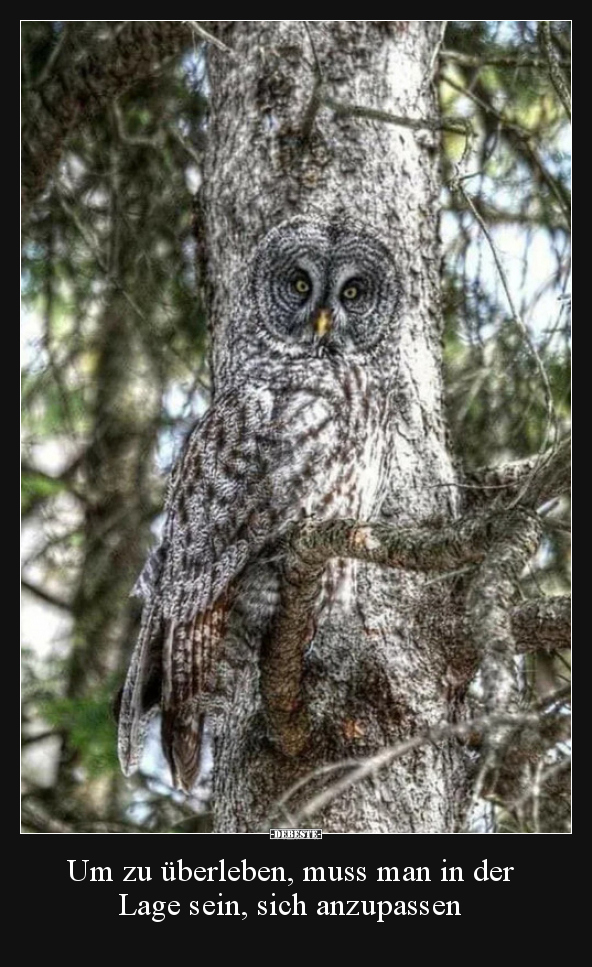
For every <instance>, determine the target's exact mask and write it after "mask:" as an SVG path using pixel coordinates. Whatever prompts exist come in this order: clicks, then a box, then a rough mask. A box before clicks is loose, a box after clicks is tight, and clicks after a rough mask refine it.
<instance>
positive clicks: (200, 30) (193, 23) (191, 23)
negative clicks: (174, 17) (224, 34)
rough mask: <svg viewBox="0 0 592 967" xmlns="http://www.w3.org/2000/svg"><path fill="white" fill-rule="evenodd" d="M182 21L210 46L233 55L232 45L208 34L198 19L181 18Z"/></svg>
mask: <svg viewBox="0 0 592 967" xmlns="http://www.w3.org/2000/svg"><path fill="white" fill-rule="evenodd" d="M182 23H186V24H187V26H188V27H191V29H192V30H193V31H194V32H195V33H196V34H197V35H198V37H201V39H202V40H205V41H206V43H208V44H212V46H214V47H217V48H218V50H223V51H224V53H225V54H232V56H233V57H234V56H235V55H234V51H233V49H232V47H228V45H227V44H224V43H222V41H221V40H218V38H217V37H214V35H213V34H210V33H209V32H208V31H207V30H205V29H204V27H202V25H201V24H200V23H199V21H198V20H183V21H182Z"/></svg>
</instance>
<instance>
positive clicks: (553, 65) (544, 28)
mask: <svg viewBox="0 0 592 967" xmlns="http://www.w3.org/2000/svg"><path fill="white" fill-rule="evenodd" d="M538 39H539V44H540V45H541V48H542V50H543V52H544V54H545V57H546V61H547V66H548V68H549V76H550V78H551V83H552V85H553V87H554V88H555V90H556V91H557V95H558V97H559V100H560V101H561V103H562V104H563V107H564V108H565V113H566V114H567V116H568V118H569V120H570V121H571V92H570V90H569V86H568V84H567V81H566V79H565V77H564V76H563V71H562V70H561V67H560V66H559V59H558V57H557V55H556V53H555V50H554V49H553V38H552V36H551V23H550V21H549V20H539V26H538Z"/></svg>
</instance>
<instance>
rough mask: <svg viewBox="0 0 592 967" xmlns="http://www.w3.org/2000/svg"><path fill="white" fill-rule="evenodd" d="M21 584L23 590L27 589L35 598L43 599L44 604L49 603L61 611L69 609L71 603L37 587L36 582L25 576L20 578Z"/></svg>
mask: <svg viewBox="0 0 592 967" xmlns="http://www.w3.org/2000/svg"><path fill="white" fill-rule="evenodd" d="M21 584H22V586H23V588H24V590H25V591H29V592H30V593H31V594H34V595H35V597H36V598H40V599H41V601H45V603H46V604H51V605H52V606H53V607H54V608H60V609H61V610H62V611H71V609H72V605H71V604H70V603H69V602H68V601H66V600H64V598H59V597H57V596H56V595H55V594H51V593H50V592H49V591H46V590H45V588H41V587H39V586H38V585H37V584H33V583H32V582H31V581H27V579H26V578H23V579H22V580H21Z"/></svg>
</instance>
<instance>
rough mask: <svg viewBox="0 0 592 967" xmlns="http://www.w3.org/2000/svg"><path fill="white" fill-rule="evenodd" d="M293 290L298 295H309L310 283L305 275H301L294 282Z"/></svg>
mask: <svg viewBox="0 0 592 967" xmlns="http://www.w3.org/2000/svg"><path fill="white" fill-rule="evenodd" d="M292 288H293V289H294V291H295V292H297V293H298V295H308V293H309V292H310V282H309V281H308V279H307V278H305V277H304V276H303V275H299V276H297V277H296V278H295V279H294V280H293V281H292Z"/></svg>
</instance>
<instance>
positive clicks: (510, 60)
mask: <svg viewBox="0 0 592 967" xmlns="http://www.w3.org/2000/svg"><path fill="white" fill-rule="evenodd" d="M440 58H441V60H448V61H453V62H454V63H456V64H460V65H461V66H462V67H477V68H479V67H490V66H491V67H511V68H531V69H535V70H540V69H541V68H542V67H546V66H547V61H546V59H545V58H543V57H531V56H530V55H529V56H526V57H525V56H521V55H519V54H516V55H515V56H513V57H512V56H508V57H489V56H487V54H484V55H483V57H479V56H475V55H472V54H463V53H461V52H460V51H458V50H441V51H440ZM560 63H561V66H562V67H568V68H569V67H571V61H569V60H562V61H561V62H560Z"/></svg>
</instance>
